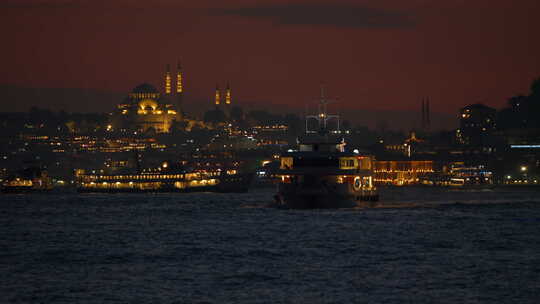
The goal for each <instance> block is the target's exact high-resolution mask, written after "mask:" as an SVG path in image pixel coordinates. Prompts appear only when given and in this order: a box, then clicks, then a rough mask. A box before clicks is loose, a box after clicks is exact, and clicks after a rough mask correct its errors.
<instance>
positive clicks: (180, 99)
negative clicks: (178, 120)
mask: <svg viewBox="0 0 540 304" xmlns="http://www.w3.org/2000/svg"><path fill="white" fill-rule="evenodd" d="M182 76H183V75H182V65H181V64H180V61H178V64H177V65H176V106H177V110H178V114H179V115H180V117H183V116H184V113H183V110H182V105H183V103H184V85H183V77H182Z"/></svg>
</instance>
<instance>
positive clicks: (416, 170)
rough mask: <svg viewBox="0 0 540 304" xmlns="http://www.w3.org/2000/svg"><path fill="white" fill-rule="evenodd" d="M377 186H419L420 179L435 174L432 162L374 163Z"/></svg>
mask: <svg viewBox="0 0 540 304" xmlns="http://www.w3.org/2000/svg"><path fill="white" fill-rule="evenodd" d="M373 171H374V173H375V176H374V182H375V184H376V185H396V186H403V185H411V184H418V183H419V182H420V178H421V177H423V176H425V175H427V174H430V173H433V161H431V160H377V161H375V162H374V168H373Z"/></svg>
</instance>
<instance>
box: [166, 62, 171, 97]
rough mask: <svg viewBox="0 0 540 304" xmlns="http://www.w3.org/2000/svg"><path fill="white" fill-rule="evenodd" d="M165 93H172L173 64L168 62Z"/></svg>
mask: <svg viewBox="0 0 540 304" xmlns="http://www.w3.org/2000/svg"><path fill="white" fill-rule="evenodd" d="M165 94H166V95H169V94H171V66H170V65H169V64H167V72H166V73H165Z"/></svg>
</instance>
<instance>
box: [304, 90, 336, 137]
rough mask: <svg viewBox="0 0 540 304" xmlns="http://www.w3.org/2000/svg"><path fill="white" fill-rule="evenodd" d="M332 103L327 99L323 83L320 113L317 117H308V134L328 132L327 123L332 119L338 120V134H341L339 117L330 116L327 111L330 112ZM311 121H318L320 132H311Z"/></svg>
mask: <svg viewBox="0 0 540 304" xmlns="http://www.w3.org/2000/svg"><path fill="white" fill-rule="evenodd" d="M332 102H334V101H333V100H328V99H326V94H325V85H324V83H321V97H320V98H319V113H318V114H317V115H306V133H317V132H323V133H324V132H328V129H327V122H328V120H330V119H337V121H338V132H339V115H329V114H328V111H327V110H328V107H327V105H328V104H329V103H332ZM306 114H307V113H306ZM309 119H316V120H317V122H318V123H319V130H317V131H314V130H309V128H308V120H309Z"/></svg>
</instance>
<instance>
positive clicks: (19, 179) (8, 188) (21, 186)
mask: <svg viewBox="0 0 540 304" xmlns="http://www.w3.org/2000/svg"><path fill="white" fill-rule="evenodd" d="M0 188H1V189H2V192H4V193H27V192H43V191H50V190H52V188H53V186H52V179H51V178H50V177H49V175H48V174H47V171H46V170H42V169H41V168H39V167H30V168H26V169H24V170H21V171H19V172H17V173H16V174H13V175H11V176H9V177H8V178H7V179H5V180H4V181H2V184H1V187H0Z"/></svg>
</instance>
